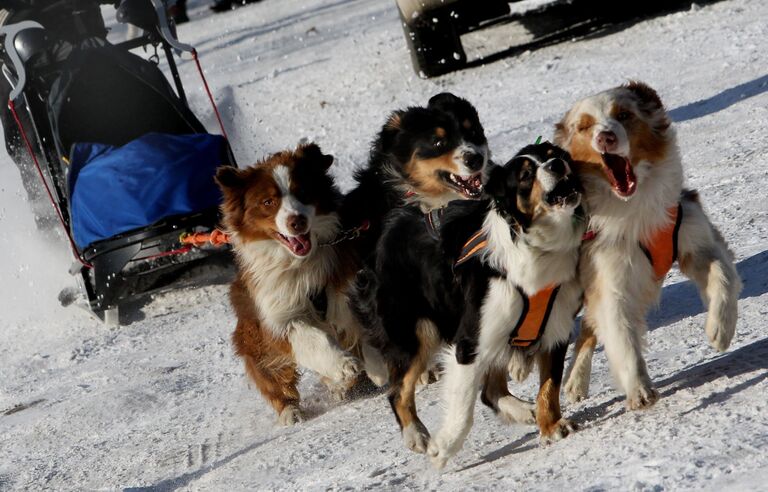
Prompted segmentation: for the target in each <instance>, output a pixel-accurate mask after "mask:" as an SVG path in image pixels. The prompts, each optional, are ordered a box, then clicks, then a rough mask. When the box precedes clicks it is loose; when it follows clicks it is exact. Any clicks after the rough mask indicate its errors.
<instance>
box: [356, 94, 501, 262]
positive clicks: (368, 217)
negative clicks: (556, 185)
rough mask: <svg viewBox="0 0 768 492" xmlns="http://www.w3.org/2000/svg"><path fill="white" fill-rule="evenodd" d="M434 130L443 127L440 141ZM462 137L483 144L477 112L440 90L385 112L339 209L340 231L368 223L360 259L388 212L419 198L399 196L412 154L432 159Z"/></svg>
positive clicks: (370, 250)
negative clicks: (422, 102) (423, 103)
mask: <svg viewBox="0 0 768 492" xmlns="http://www.w3.org/2000/svg"><path fill="white" fill-rule="evenodd" d="M465 122H466V123H467V124H466V125H465ZM437 128H442V129H443V130H445V135H444V136H443V137H442V138H440V139H439V140H440V142H439V145H436V144H438V142H437V141H436V137H435V130H436V129H437ZM462 141H466V142H470V143H472V144H475V145H477V146H484V145H487V140H486V138H485V132H484V130H483V126H482V125H481V124H480V120H479V117H478V115H477V111H476V110H475V108H474V107H473V106H472V105H471V104H470V103H469V102H468V101H466V100H465V99H462V98H459V97H456V96H454V95H453V94H450V93H441V94H438V95H436V96H434V97H432V98H431V99H430V100H429V103H428V105H427V106H426V107H409V108H407V109H405V110H399V111H395V112H394V113H392V114H391V115H390V117H389V118H388V120H387V122H386V123H385V124H384V126H383V127H382V129H381V131H380V132H379V134H378V136H377V138H376V140H375V141H374V142H373V145H372V147H371V152H370V158H369V165H368V167H367V168H365V169H362V170H359V171H357V172H356V173H355V180H356V181H357V186H356V187H355V188H354V189H353V190H352V191H351V192H350V193H349V194H348V195H347V196H346V197H345V199H344V203H343V206H342V209H341V220H342V226H343V227H344V228H345V229H348V228H353V227H357V226H359V225H361V224H362V223H363V222H364V221H368V223H369V224H370V227H369V229H368V230H367V231H366V232H365V234H363V235H362V236H361V237H360V238H359V239H358V240H357V245H356V246H357V249H358V253H359V254H360V256H361V258H363V259H364V260H367V259H370V256H371V254H372V253H373V252H374V250H375V248H376V243H377V241H378V239H379V236H380V235H381V231H382V227H383V223H384V217H385V216H386V215H387V213H388V212H389V211H390V210H392V209H394V208H396V207H400V206H403V205H405V204H406V202H412V203H413V202H416V203H418V200H419V197H418V196H415V197H412V198H411V199H407V197H406V196H405V195H404V193H405V192H404V190H405V189H406V188H408V187H409V183H410V181H409V180H410V178H409V176H408V175H407V173H406V170H405V165H406V164H407V163H408V161H409V160H410V159H411V158H412V156H414V155H416V156H418V157H421V158H432V157H438V156H440V155H444V154H447V153H452V152H454V150H455V149H456V148H457V146H459V145H461V143H462Z"/></svg>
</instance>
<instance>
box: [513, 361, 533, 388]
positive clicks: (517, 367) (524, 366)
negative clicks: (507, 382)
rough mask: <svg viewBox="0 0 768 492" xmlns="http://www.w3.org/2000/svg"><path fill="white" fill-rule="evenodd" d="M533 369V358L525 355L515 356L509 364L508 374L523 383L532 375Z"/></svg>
mask: <svg viewBox="0 0 768 492" xmlns="http://www.w3.org/2000/svg"><path fill="white" fill-rule="evenodd" d="M532 367H533V357H525V356H523V355H513V356H512V358H510V360H509V364H507V372H509V376H510V377H511V378H512V379H514V380H515V381H517V382H518V383H522V382H523V381H525V380H526V379H528V376H529V375H530V374H531V368H532Z"/></svg>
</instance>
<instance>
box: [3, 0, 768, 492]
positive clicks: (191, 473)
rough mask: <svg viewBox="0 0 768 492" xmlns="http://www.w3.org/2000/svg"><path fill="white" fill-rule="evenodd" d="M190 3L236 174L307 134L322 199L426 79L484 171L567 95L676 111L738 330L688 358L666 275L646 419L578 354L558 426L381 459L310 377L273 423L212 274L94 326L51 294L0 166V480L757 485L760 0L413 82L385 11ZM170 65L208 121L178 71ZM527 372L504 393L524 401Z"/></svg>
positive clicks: (763, 33) (56, 255)
mask: <svg viewBox="0 0 768 492" xmlns="http://www.w3.org/2000/svg"><path fill="white" fill-rule="evenodd" d="M190 5H191V17H192V22H191V23H189V24H186V25H184V26H182V27H181V28H180V29H179V37H180V38H181V39H182V40H183V41H186V42H190V43H192V44H194V45H196V46H197V48H198V49H199V51H200V53H201V60H202V63H203V66H204V68H205V70H206V73H207V75H208V79H209V82H210V84H211V86H212V87H213V89H214V91H215V96H216V99H217V100H218V101H219V104H220V107H221V109H222V112H223V117H224V119H225V122H226V125H227V129H228V131H229V134H230V137H231V138H232V140H233V144H234V148H235V152H236V154H237V157H238V159H239V162H240V164H241V165H246V164H248V163H250V162H253V161H254V160H256V159H258V158H261V157H263V156H264V155H266V154H267V153H269V152H272V151H276V150H279V149H283V148H285V147H290V146H293V145H295V144H296V143H297V141H298V140H299V139H301V138H308V139H311V140H315V141H317V142H318V143H320V144H321V146H322V147H323V149H324V150H326V151H328V152H330V153H332V154H334V155H335V156H336V164H335V165H334V169H335V173H336V176H337V178H338V180H339V182H340V184H341V185H342V186H343V187H344V188H345V189H348V188H349V186H350V184H351V181H350V173H351V170H352V169H353V168H354V167H356V166H360V165H363V164H364V163H365V162H366V155H367V150H368V145H369V142H370V141H371V139H372V137H373V136H374V134H375V132H376V131H377V129H378V128H379V127H380V126H381V124H382V123H383V122H384V120H385V117H386V115H387V113H388V112H389V111H391V110H393V109H396V108H401V107H404V106H407V105H410V104H423V103H425V102H426V100H427V99H428V98H429V96H431V95H433V94H435V93H437V92H440V91H452V92H455V93H456V94H459V95H461V96H464V97H467V98H469V99H470V100H471V101H472V102H473V103H474V104H475V105H476V106H477V108H478V110H479V113H480V117H481V119H482V121H483V124H484V125H485V128H486V131H487V134H488V137H489V140H490V145H491V149H492V150H493V153H494V156H495V157H496V159H497V160H499V161H504V160H505V159H507V158H509V157H510V156H511V155H512V154H513V153H514V152H515V151H516V149H518V148H519V147H521V146H522V145H524V144H527V143H530V142H532V141H533V140H534V139H535V138H536V137H537V136H538V135H544V136H545V137H546V136H550V135H551V133H552V125H553V124H554V123H555V122H556V121H557V120H558V118H559V117H560V116H561V115H562V114H563V113H564V111H565V110H566V109H567V108H568V107H569V105H570V104H571V103H572V102H573V101H575V99H576V98H578V97H581V96H585V95H588V94H590V93H594V92H596V91H599V90H601V89H604V88H608V87H611V86H614V85H616V84H619V83H622V82H624V81H626V80H627V79H629V78H637V79H641V80H644V81H646V82H648V83H650V84H651V85H652V86H654V87H655V88H656V89H658V91H659V93H660V94H661V95H662V98H663V99H664V101H665V102H666V104H667V106H668V107H669V108H670V109H671V114H672V116H673V117H674V119H675V120H676V122H677V123H676V127H677V129H678V132H679V140H680V145H681V149H682V154H683V158H684V163H685V168H686V174H687V178H688V183H689V185H690V186H693V187H696V188H698V190H699V191H700V192H701V195H702V198H703V200H704V202H705V204H706V209H707V210H708V212H709V214H710V216H711V217H712V220H713V221H714V222H715V223H716V225H717V226H718V227H719V228H720V229H721V231H722V232H723V234H724V236H725V237H726V238H727V239H728V241H729V243H730V245H731V247H732V249H733V250H734V252H735V254H736V259H737V261H738V268H739V271H740V273H741V275H742V276H743V279H744V284H745V289H744V292H743V294H742V296H741V301H740V306H739V307H740V317H739V323H738V333H737V335H736V337H735V340H734V342H733V344H732V346H731V348H730V349H729V350H728V351H727V352H726V353H723V354H718V353H716V352H715V351H714V350H713V349H711V348H710V347H709V346H708V345H707V343H706V339H705V335H704V332H703V324H704V314H703V308H702V305H701V302H700V301H699V298H698V295H697V294H696V292H695V290H694V289H693V287H692V285H691V284H690V282H687V281H686V280H685V279H683V278H681V277H680V275H679V274H678V273H677V272H675V273H673V274H672V275H671V276H670V277H669V278H668V280H667V283H666V285H665V288H664V291H663V296H662V301H661V306H660V308H659V310H658V311H656V312H655V313H653V314H652V315H651V318H650V325H651V331H650V333H649V336H648V341H649V349H648V352H647V360H648V365H649V370H650V373H651V376H652V378H653V380H654V381H655V382H656V384H657V386H658V388H659V390H660V391H661V394H662V398H661V400H660V401H659V403H657V404H656V405H655V406H654V407H653V408H652V409H650V410H648V411H644V412H627V411H625V409H624V402H623V399H622V398H621V397H620V396H619V394H618V393H617V391H616V390H615V389H614V388H613V387H612V383H611V378H610V375H609V373H608V370H607V367H606V360H605V355H604V353H603V352H602V350H599V351H598V352H597V354H596V357H595V370H594V376H593V381H592V387H591V396H590V397H589V398H588V399H587V400H586V401H584V402H581V403H579V404H576V405H566V406H565V410H564V412H565V414H566V415H567V416H570V417H571V418H573V419H575V420H576V421H577V422H578V423H579V424H581V425H582V427H583V429H582V430H581V431H580V432H578V433H576V434H574V435H572V436H570V437H568V438H567V439H565V440H564V441H561V442H558V443H556V444H554V445H551V446H548V447H541V446H540V445H539V442H538V437H537V434H536V429H535V428H534V427H526V426H505V425H503V424H502V423H500V422H499V421H497V419H496V418H495V417H494V416H493V415H492V413H491V412H490V411H489V410H488V409H486V408H485V407H483V406H482V405H481V404H479V403H478V405H477V412H476V419H475V426H474V428H473V429H472V432H471V433H470V435H469V438H468V439H467V442H466V444H465V446H464V448H463V449H462V451H461V452H460V453H459V454H458V455H457V456H456V457H455V459H454V460H453V461H451V462H450V463H449V465H448V467H447V468H446V470H445V471H443V472H442V473H438V472H435V471H433V470H432V469H431V467H430V466H429V463H428V462H427V460H426V459H425V458H424V457H423V456H421V455H416V454H413V453H411V452H410V451H408V450H406V449H405V448H404V446H403V444H402V442H401V439H400V436H399V433H398V431H397V426H396V423H395V420H394V418H393V416H392V415H391V411H390V409H389V405H388V404H387V401H386V398H385V397H384V396H383V395H376V396H372V397H368V398H364V399H360V400H356V401H352V402H346V403H342V404H336V403H332V401H331V400H330V399H329V397H328V396H327V395H326V393H325V391H324V389H323V388H322V386H321V385H320V384H319V383H318V381H317V379H316V378H315V377H314V376H313V375H307V376H306V377H305V378H304V380H303V382H302V388H301V389H302V392H303V395H304V397H305V398H304V404H305V406H306V407H307V408H308V410H309V413H310V415H311V416H312V418H311V419H309V420H308V421H307V422H305V423H303V424H301V425H298V426H296V427H293V428H278V427H277V426H276V425H275V417H274V415H273V412H272V410H271V409H270V408H268V406H267V404H266V403H265V402H264V401H263V400H262V399H261V397H260V396H259V395H258V394H257V392H256V391H255V390H254V389H251V388H249V387H248V385H247V382H246V380H245V377H244V375H243V368H242V367H241V364H240V361H239V360H237V359H236V358H235V356H234V355H233V353H232V348H231V345H230V342H229V335H230V333H231V331H232V329H233V327H234V318H233V316H232V313H231V310H230V308H229V306H228V302H227V298H226V288H225V287H224V286H210V287H206V288H201V289H196V290H186V291H176V292H172V293H168V294H163V295H158V296H156V297H155V298H154V299H153V300H152V301H151V302H150V303H148V304H147V305H145V306H144V307H143V310H142V311H141V312H137V313H134V314H133V315H131V316H130V317H129V319H128V320H126V321H127V322H128V324H127V325H126V326H122V327H120V328H117V329H109V328H106V327H104V326H103V325H100V324H98V323H96V322H94V321H93V320H92V319H91V318H89V317H88V316H87V315H86V314H85V313H84V312H81V311H80V310H78V309H75V308H69V309H64V308H61V307H59V306H58V304H57V302H56V294H57V292H58V291H59V289H61V288H62V287H64V286H66V285H69V284H70V283H72V280H71V278H69V277H68V276H67V274H66V269H67V267H68V262H69V259H68V256H67V247H66V245H65V244H64V242H63V241H62V240H61V238H58V237H53V236H41V235H40V234H38V233H37V232H35V230H34V224H33V220H32V216H31V213H30V212H29V209H28V207H27V205H26V203H24V198H23V197H24V192H23V190H22V188H21V184H20V181H19V178H18V175H17V173H16V169H15V167H14V166H13V164H12V163H11V161H10V160H9V159H8V158H7V157H6V156H4V155H3V157H2V163H1V164H2V165H0V190H1V191H0V230H2V233H0V248H2V251H3V260H2V263H1V265H2V270H0V271H1V272H2V281H1V282H0V296H1V297H0V298H1V299H2V300H1V301H0V303H1V304H0V306H1V309H0V318H1V319H2V321H1V322H0V329H1V330H2V331H1V332H0V361H1V362H0V490H16V489H42V488H50V489H112V490H114V489H132V490H138V489H142V490H143V489H144V488H146V489H147V490H176V489H194V490H245V489H270V490H274V489H281V490H282V489H286V490H326V489H332V490H338V489H382V490H412V489H434V490H465V489H489V488H494V489H497V490H563V489H567V490H603V489H613V490H666V489H671V490H701V489H707V490H739V491H741V490H766V489H767V488H768V485H767V484H768V417H766V412H767V411H768V397H767V396H766V395H767V394H768V391H767V390H768V336H766V327H767V325H768V323H767V322H766V319H767V315H768V205H767V203H768V195H767V194H766V186H767V185H768V168H767V167H766V162H767V161H768V139H767V138H766V137H767V134H766V127H767V126H768V74H767V73H766V67H768V23H767V22H766V20H767V19H768V3H767V2H765V0H727V1H722V2H719V3H716V4H714V5H710V6H706V7H702V8H699V7H696V8H692V9H691V10H689V11H684V12H679V13H675V14H670V15H665V16H661V17H657V18H655V19H652V20H647V21H643V22H639V23H636V24H634V25H632V26H629V27H628V28H627V29H625V30H621V31H618V32H615V33H612V34H609V35H606V36H603V37H596V38H594V39H590V40H584V41H578V42H568V43H564V44H560V45H557V46H552V47H549V48H546V49H542V50H539V51H536V52H532V53H526V54H523V55H522V56H519V57H516V58H508V59H505V60H502V61H500V62H497V63H493V64H490V65H487V66H483V67H480V68H476V69H472V70H467V71H463V72H459V73H454V74H451V75H448V76H444V77H441V78H438V79H434V80H421V79H419V78H417V77H416V76H415V75H414V73H413V71H412V69H411V66H410V62H409V59H408V54H407V52H406V48H405V43H404V41H403V34H402V31H401V29H400V25H399V21H398V18H397V12H396V10H395V8H394V2H392V1H389V0H264V1H263V2H261V3H257V4H253V5H250V6H247V7H244V8H240V9H238V10H235V11H232V12H229V13H225V14H221V15H215V16H214V15H209V14H208V12H207V2H204V1H203V0H197V1H190ZM120 32H121V29H120V28H119V27H118V28H116V31H115V34H120ZM501 41H502V42H503V39H502V40H501ZM488 42H499V40H498V39H496V40H494V39H489V40H488ZM181 71H182V73H183V76H184V78H185V80H186V83H187V87H188V89H189V92H190V97H191V101H192V105H193V107H194V109H195V111H196V112H197V114H199V115H201V117H202V118H203V119H204V122H205V123H206V124H207V125H208V127H209V128H211V129H213V128H215V120H214V119H213V117H212V115H211V111H210V108H209V106H208V105H207V101H206V99H205V95H204V93H203V91H202V88H201V87H200V84H199V81H198V79H197V78H196V75H195V71H194V64H193V63H192V62H191V61H185V62H183V63H182V64H181ZM105 199H106V200H108V197H106V198H105ZM533 379H535V378H531V380H529V381H528V382H526V383H525V384H523V385H517V386H515V385H513V386H512V388H513V391H514V392H516V393H517V394H518V395H521V396H524V397H527V398H533V396H534V394H535V390H536V386H535V383H534V381H533ZM438 395H439V388H438V385H432V386H430V387H427V388H425V389H422V390H421V391H420V392H419V393H418V395H417V401H418V405H419V409H420V411H421V414H422V416H423V419H424V421H425V423H426V425H427V426H428V427H429V428H430V429H432V430H435V429H436V428H437V426H438V423H439V419H440V414H441V411H440V404H439V397H438Z"/></svg>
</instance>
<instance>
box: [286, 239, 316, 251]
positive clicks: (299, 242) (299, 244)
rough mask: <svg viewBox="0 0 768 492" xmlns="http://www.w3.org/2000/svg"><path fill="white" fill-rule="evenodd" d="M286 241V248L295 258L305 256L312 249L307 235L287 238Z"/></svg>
mask: <svg viewBox="0 0 768 492" xmlns="http://www.w3.org/2000/svg"><path fill="white" fill-rule="evenodd" d="M286 239H288V246H289V247H290V248H291V251H293V254H295V255H296V256H306V255H308V254H309V252H310V250H311V249H312V242H311V241H310V239H309V234H302V235H301V236H293V237H287V238H286Z"/></svg>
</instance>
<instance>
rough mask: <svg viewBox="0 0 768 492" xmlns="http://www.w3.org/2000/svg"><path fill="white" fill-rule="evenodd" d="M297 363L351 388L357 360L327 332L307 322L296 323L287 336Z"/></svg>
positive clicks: (356, 369)
mask: <svg viewBox="0 0 768 492" xmlns="http://www.w3.org/2000/svg"><path fill="white" fill-rule="evenodd" d="M288 339H289V340H290V342H291V348H292V349H293V354H294V357H295V358H296V362H298V364H299V365H300V366H302V367H305V368H307V369H311V370H313V371H315V372H317V373H318V374H320V375H321V376H324V377H326V378H328V379H329V380H330V381H332V382H333V384H335V385H337V386H339V387H341V388H349V387H351V386H352V385H353V384H354V383H355V381H356V379H357V375H358V373H359V372H360V363H359V362H358V360H357V359H356V358H355V357H353V356H351V355H350V354H348V353H346V352H344V351H343V350H341V347H339V345H338V344H337V343H336V341H335V340H334V339H333V338H332V337H331V336H330V335H328V334H327V333H325V332H324V331H322V330H320V329H319V328H316V327H314V326H311V325H308V324H306V323H301V322H299V323H295V324H294V326H293V328H292V329H291V332H290V333H289V335H288Z"/></svg>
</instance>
